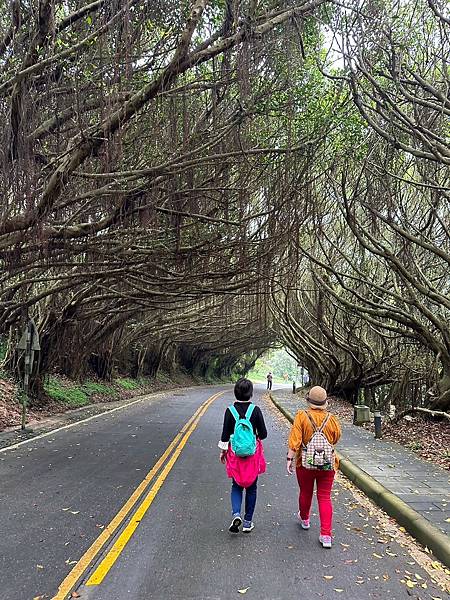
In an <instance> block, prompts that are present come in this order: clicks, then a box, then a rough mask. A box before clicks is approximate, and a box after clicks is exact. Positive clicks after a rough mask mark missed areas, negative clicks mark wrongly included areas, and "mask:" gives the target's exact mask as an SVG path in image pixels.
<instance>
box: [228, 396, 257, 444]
mask: <svg viewBox="0 0 450 600" xmlns="http://www.w3.org/2000/svg"><path fill="white" fill-rule="evenodd" d="M254 408H255V405H254V404H250V406H249V407H248V408H247V412H246V413H245V415H244V416H243V417H242V418H241V417H240V416H239V413H238V411H237V410H236V409H235V408H234V406H230V407H229V409H230V413H231V414H232V415H233V417H234V419H235V421H236V424H235V426H234V434H233V435H232V436H231V438H230V441H231V449H232V450H233V452H234V453H235V454H236V456H253V454H255V452H256V435H255V434H254V433H253V425H252V424H251V423H250V417H251V416H252V413H253V410H254Z"/></svg>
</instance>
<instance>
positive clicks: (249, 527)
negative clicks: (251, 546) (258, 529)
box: [242, 521, 255, 533]
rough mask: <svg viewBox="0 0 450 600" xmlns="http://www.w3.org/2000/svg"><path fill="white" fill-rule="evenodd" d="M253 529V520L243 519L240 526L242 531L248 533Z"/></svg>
mask: <svg viewBox="0 0 450 600" xmlns="http://www.w3.org/2000/svg"><path fill="white" fill-rule="evenodd" d="M253 529H255V524H254V523H253V521H244V525H243V527H242V531H243V532H244V533H250V531H252V530H253Z"/></svg>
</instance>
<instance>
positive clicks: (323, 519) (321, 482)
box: [296, 467, 335, 535]
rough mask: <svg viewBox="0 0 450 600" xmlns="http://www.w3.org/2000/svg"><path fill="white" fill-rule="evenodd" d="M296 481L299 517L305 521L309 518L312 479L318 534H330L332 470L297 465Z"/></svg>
mask: <svg viewBox="0 0 450 600" xmlns="http://www.w3.org/2000/svg"><path fill="white" fill-rule="evenodd" d="M296 471H297V481H298V485H299V486H300V495H299V499H298V504H299V508H300V517H301V518H302V519H303V520H304V521H305V520H306V519H309V513H310V510H311V503H312V497H313V492H314V481H316V482H317V502H318V504H319V515H320V535H331V527H332V522H333V505H332V503H331V488H332V487H333V481H334V475H335V472H334V471H320V470H318V469H305V467H297V469H296Z"/></svg>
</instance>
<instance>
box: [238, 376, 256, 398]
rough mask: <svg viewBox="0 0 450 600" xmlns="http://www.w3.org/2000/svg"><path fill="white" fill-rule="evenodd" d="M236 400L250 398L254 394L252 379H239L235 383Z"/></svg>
mask: <svg viewBox="0 0 450 600" xmlns="http://www.w3.org/2000/svg"><path fill="white" fill-rule="evenodd" d="M234 395H235V396H236V400H250V398H251V397H252V396H253V383H252V382H251V381H250V379H244V377H242V379H239V380H238V381H236V383H235V385H234Z"/></svg>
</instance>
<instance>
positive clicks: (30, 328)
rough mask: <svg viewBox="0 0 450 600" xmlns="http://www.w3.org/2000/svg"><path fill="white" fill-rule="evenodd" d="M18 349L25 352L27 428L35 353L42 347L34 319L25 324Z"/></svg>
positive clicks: (23, 395)
mask: <svg viewBox="0 0 450 600" xmlns="http://www.w3.org/2000/svg"><path fill="white" fill-rule="evenodd" d="M17 349H18V350H23V351H24V352H25V356H24V370H23V371H24V372H23V394H22V425H21V429H22V430H23V429H25V423H26V414H27V402H28V395H29V388H30V375H31V373H32V371H33V364H34V353H35V352H38V351H39V350H40V349H41V345H40V343H39V332H38V330H37V327H36V323H35V322H34V320H33V319H29V320H28V322H27V324H26V325H25V329H24V332H23V334H22V337H21V338H20V341H19V343H18V344H17Z"/></svg>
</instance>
